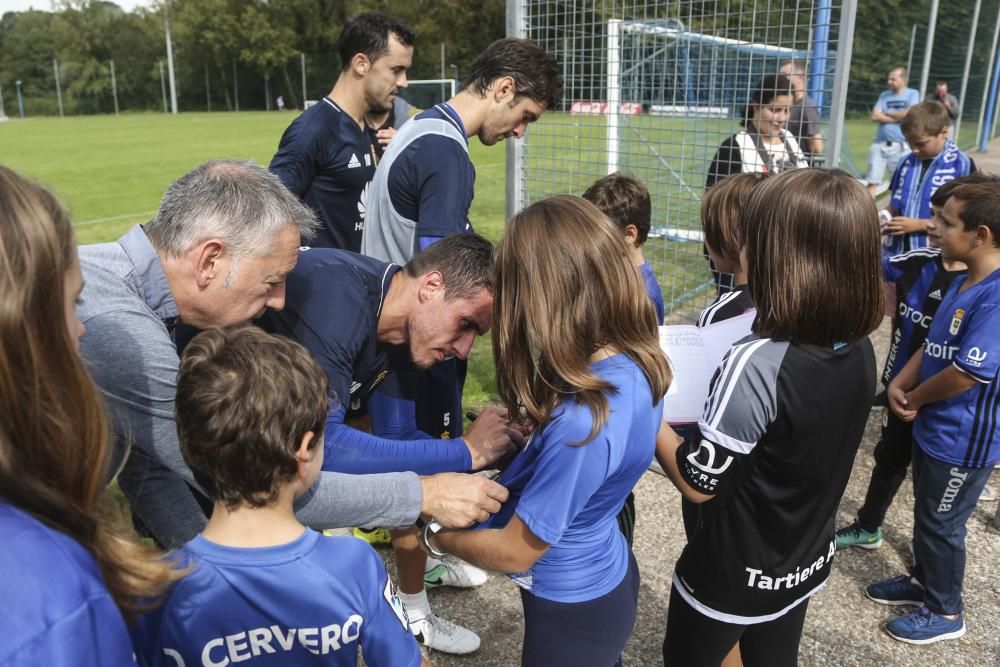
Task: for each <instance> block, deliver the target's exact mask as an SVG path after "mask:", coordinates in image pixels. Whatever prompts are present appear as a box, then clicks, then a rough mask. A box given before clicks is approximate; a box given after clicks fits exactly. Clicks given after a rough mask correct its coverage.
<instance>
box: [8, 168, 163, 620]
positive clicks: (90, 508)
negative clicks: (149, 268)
mask: <svg viewBox="0 0 1000 667" xmlns="http://www.w3.org/2000/svg"><path fill="white" fill-rule="evenodd" d="M76 261H77V260H76V245H75V237H74V234H73V227H72V225H71V223H70V220H69V216H68V215H67V214H66V211H65V210H63V208H62V207H61V206H60V205H59V204H58V202H57V201H56V200H55V198H54V197H53V196H52V195H51V194H50V193H49V192H47V191H46V190H44V189H43V188H41V187H39V186H37V185H35V184H33V183H30V182H28V181H26V180H25V179H23V178H21V177H20V176H18V175H17V174H15V173H14V172H13V171H11V170H9V169H7V168H4V167H0V495H2V496H3V497H4V498H5V499H6V500H7V501H8V502H10V503H11V504H13V505H14V506H16V507H18V508H20V509H22V510H23V511H25V512H27V513H29V514H31V515H32V516H34V517H35V518H36V519H38V520H39V521H41V522H42V523H44V524H46V525H47V526H49V527H51V528H53V529H55V530H58V531H60V532H62V533H65V534H66V535H68V536H69V537H71V538H73V539H74V540H76V541H77V542H78V543H80V545H81V546H83V548H85V549H86V550H87V551H88V552H90V554H91V555H92V556H93V557H94V559H95V561H96V562H97V565H98V567H99V568H100V571H101V575H102V576H103V578H104V582H105V584H106V585H107V587H108V590H109V592H110V593H111V595H112V597H113V598H114V600H115V602H116V603H117V604H118V606H119V608H120V609H121V610H122V612H123V614H124V615H125V616H126V618H131V617H132V616H133V615H134V614H135V613H136V612H137V611H139V610H141V609H143V608H145V607H147V606H148V605H149V602H150V600H152V599H155V598H156V597H157V596H158V595H159V594H160V593H161V592H162V591H163V590H164V589H165V587H166V586H167V585H168V584H169V583H170V582H171V581H172V580H173V579H176V578H178V577H179V576H180V574H179V573H177V572H176V571H175V570H172V569H171V568H170V567H169V566H168V565H167V564H166V563H165V562H163V561H162V560H160V554H158V553H157V552H155V551H153V550H151V549H147V548H144V547H141V546H140V545H139V544H138V542H137V541H136V540H135V538H134V535H131V534H130V533H129V531H128V530H126V529H124V528H121V527H119V526H122V525H124V524H123V523H122V521H121V520H120V517H118V518H117V520H116V519H114V518H112V512H111V510H110V507H111V505H112V504H111V503H110V499H108V498H107V497H106V494H105V487H104V480H105V476H106V474H107V468H108V465H109V456H110V439H109V432H108V422H107V417H106V414H105V410H104V405H103V403H102V401H101V398H100V395H99V394H98V392H97V388H96V387H95V386H94V383H93V381H92V380H91V379H90V376H89V375H88V374H87V371H86V369H85V368H84V365H83V362H82V360H81V359H80V356H79V354H78V353H77V351H76V345H75V341H74V340H72V338H71V337H70V332H69V331H68V330H67V326H66V315H65V301H64V296H65V295H64V292H65V279H66V273H67V271H68V270H70V269H71V268H72V267H73V264H74V262H76Z"/></svg>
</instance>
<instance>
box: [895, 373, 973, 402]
mask: <svg viewBox="0 0 1000 667" xmlns="http://www.w3.org/2000/svg"><path fill="white" fill-rule="evenodd" d="M977 384H979V383H978V382H976V380H975V379H973V378H972V376H970V375H966V374H965V373H963V372H962V371H960V370H958V369H957V368H955V367H954V366H949V367H948V368H945V369H944V370H942V371H940V372H938V373H935V374H934V375H933V376H931V377H929V378H927V380H925V381H924V382H922V383H921V384H920V386H918V387H917V388H916V389H914V390H913V391H911V392H909V393H908V394H907V395H906V398H907V400H908V401H909V402H910V405H911V406H912V407H913V408H914V409H919V408H920V407H921V406H924V405H927V404H928V403H937V402H939V401H946V400H948V399H949V398H953V397H955V396H958V395H959V394H964V393H965V392H967V391H969V390H970V389H972V388H973V387H974V386H976V385H977Z"/></svg>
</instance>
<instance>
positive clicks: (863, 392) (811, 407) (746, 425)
mask: <svg viewBox="0 0 1000 667" xmlns="http://www.w3.org/2000/svg"><path fill="white" fill-rule="evenodd" d="M874 393H875V355H874V351H873V349H872V345H871V342H870V341H869V340H868V339H867V338H866V339H864V340H862V341H859V342H856V343H850V344H840V345H838V346H835V347H834V348H827V347H819V346H815V345H797V344H791V343H789V342H787V341H775V340H771V339H759V338H756V337H755V336H750V337H748V338H746V339H744V340H742V341H740V342H739V343H737V344H736V345H734V346H733V347H732V349H731V350H730V351H729V353H728V354H727V355H726V357H725V359H724V360H723V362H722V365H721V366H720V367H719V369H718V370H717V371H716V373H715V377H714V378H713V379H712V389H711V393H710V395H709V398H708V400H707V401H706V404H705V412H704V415H703V417H702V419H701V420H700V421H699V423H698V426H699V429H700V431H701V440H700V441H693V442H686V443H685V444H684V445H682V446H681V447H680V448H679V449H678V452H677V463H678V466H679V468H680V470H681V474H683V475H684V477H685V479H686V480H687V482H688V484H690V485H691V486H692V487H694V488H695V489H697V490H698V491H700V492H702V493H705V494H708V495H713V496H715V497H714V498H713V499H712V500H710V501H708V502H709V503H711V504H712V505H713V507H712V511H711V512H709V513H707V514H706V516H705V518H704V520H703V522H702V523H701V525H699V526H698V529H697V530H696V531H695V532H694V535H692V536H691V539H690V541H689V542H688V545H687V546H686V547H685V549H684V551H683V553H682V554H681V557H680V559H679V560H678V562H677V566H676V569H675V571H674V586H675V588H676V589H677V591H678V592H679V594H680V595H681V596H682V597H683V598H684V599H685V600H686V601H687V602H688V603H689V604H690V605H691V606H692V607H694V608H695V609H697V610H698V611H699V612H701V613H703V614H705V615H706V616H709V617H711V618H715V619H717V620H720V621H724V622H727V623H739V624H750V623H761V622H764V621H768V620H771V619H774V618H777V617H779V616H781V615H782V614H784V613H785V612H787V611H788V610H789V609H791V608H792V607H793V606H795V605H796V604H798V603H799V602H800V601H801V600H803V599H805V598H806V597H808V596H810V595H812V594H813V593H815V592H816V591H817V590H819V589H820V588H821V587H822V585H823V583H824V582H825V580H826V578H827V576H828V575H829V572H830V565H831V562H832V560H833V554H834V552H835V550H836V548H835V544H834V539H833V533H834V517H835V515H836V512H837V505H838V504H839V502H840V498H841V496H842V495H843V493H844V488H845V487H846V486H847V481H848V479H849V478H850V475H851V468H852V466H853V464H854V455H855V453H856V452H857V449H858V445H859V444H860V442H861V436H862V434H863V432H864V428H865V423H866V421H867V419H868V413H869V410H870V409H871V399H872V397H873V396H874Z"/></svg>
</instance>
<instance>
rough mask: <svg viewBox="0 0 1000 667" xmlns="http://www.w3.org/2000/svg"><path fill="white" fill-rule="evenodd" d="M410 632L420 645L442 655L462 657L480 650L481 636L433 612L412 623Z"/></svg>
mask: <svg viewBox="0 0 1000 667" xmlns="http://www.w3.org/2000/svg"><path fill="white" fill-rule="evenodd" d="M410 631H411V632H412V633H413V636H414V637H415V638H416V640H417V643H418V644H422V645H424V646H426V647H428V648H432V649H434V650H435V651H441V652H442V653H453V654H455V655H462V654H465V653H472V652H473V651H475V650H476V649H478V648H479V635H477V634H476V633H475V632H473V631H472V630H468V629H466V628H463V627H462V626H460V625H455V624H454V623H452V622H451V621H446V620H445V619H443V618H441V617H440V616H438V615H437V614H435V613H433V612H431V615H430V616H425V617H424V618H421V619H420V620H418V621H410Z"/></svg>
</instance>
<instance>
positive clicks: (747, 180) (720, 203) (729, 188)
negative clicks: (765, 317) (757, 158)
mask: <svg viewBox="0 0 1000 667" xmlns="http://www.w3.org/2000/svg"><path fill="white" fill-rule="evenodd" d="M771 175H772V174H771V173H770V172H764V173H746V174H734V175H732V176H728V177H726V178H724V179H723V180H721V181H719V182H718V183H716V184H715V185H713V186H712V187H710V188H709V189H708V190H706V191H705V196H704V197H702V200H701V230H702V233H703V234H704V235H705V252H707V253H708V257H709V259H711V260H712V263H713V264H714V265H715V268H716V269H718V270H719V272H720V273H728V274H731V275H732V276H733V288H732V290H731V291H729V292H723V293H722V294H719V295H718V296H717V297H716V298H715V301H713V302H712V303H711V304H709V306H708V308H706V309H705V310H703V311H702V313H701V317H700V318H699V319H698V326H700V327H704V326H708V325H709V324H712V323H713V322H721V321H722V320H728V319H729V318H731V317H736V316H737V315H742V314H743V313H745V312H746V311H748V310H750V309H751V308H753V302H752V301H750V294H749V292H748V291H747V273H746V270H745V269H744V268H743V266H742V265H741V263H740V251H741V250H742V249H743V237H744V228H745V227H746V225H745V220H744V219H743V211H744V210H746V207H747V204H749V203H750V195H751V194H753V190H754V188H755V187H757V185H759V184H760V183H762V182H763V181H764V179H766V178H768V177H769V176H771Z"/></svg>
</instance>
